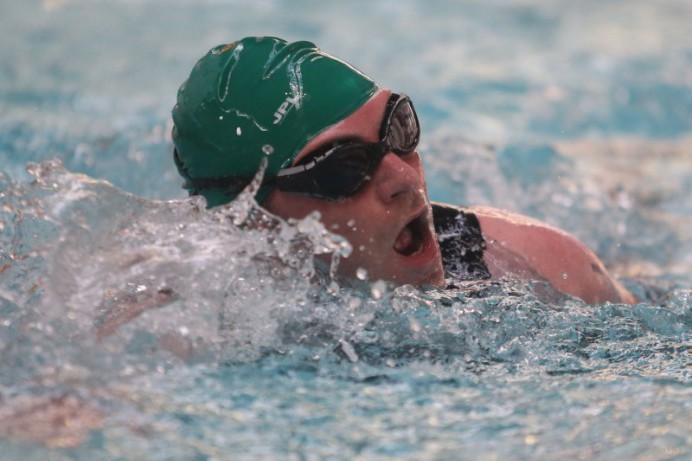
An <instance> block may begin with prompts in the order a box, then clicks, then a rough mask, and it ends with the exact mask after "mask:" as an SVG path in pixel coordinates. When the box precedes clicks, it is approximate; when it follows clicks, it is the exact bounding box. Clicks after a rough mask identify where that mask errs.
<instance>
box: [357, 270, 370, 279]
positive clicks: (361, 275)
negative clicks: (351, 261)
mask: <svg viewBox="0 0 692 461" xmlns="http://www.w3.org/2000/svg"><path fill="white" fill-rule="evenodd" d="M356 277H358V280H365V279H367V278H368V271H367V270H366V269H363V268H362V267H359V268H358V269H356Z"/></svg>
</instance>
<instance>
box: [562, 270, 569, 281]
mask: <svg viewBox="0 0 692 461" xmlns="http://www.w3.org/2000/svg"><path fill="white" fill-rule="evenodd" d="M568 278H569V275H568V274H567V272H563V273H562V280H567V279H568Z"/></svg>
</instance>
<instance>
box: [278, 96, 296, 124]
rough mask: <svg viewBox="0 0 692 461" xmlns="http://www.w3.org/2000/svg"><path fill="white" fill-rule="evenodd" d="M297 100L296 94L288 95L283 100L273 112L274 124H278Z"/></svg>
mask: <svg viewBox="0 0 692 461" xmlns="http://www.w3.org/2000/svg"><path fill="white" fill-rule="evenodd" d="M298 102H299V99H298V96H293V97H291V96H288V97H287V98H286V100H285V101H284V102H282V103H281V105H280V106H279V108H278V109H277V110H276V112H274V125H278V124H279V123H281V121H282V120H283V119H284V116H285V115H287V114H288V111H290V110H291V109H292V108H293V107H295V106H297V105H298Z"/></svg>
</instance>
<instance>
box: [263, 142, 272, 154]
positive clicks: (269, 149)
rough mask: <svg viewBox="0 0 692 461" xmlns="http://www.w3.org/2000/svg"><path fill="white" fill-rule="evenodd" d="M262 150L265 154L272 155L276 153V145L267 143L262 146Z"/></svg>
mask: <svg viewBox="0 0 692 461" xmlns="http://www.w3.org/2000/svg"><path fill="white" fill-rule="evenodd" d="M262 152H264V155H271V154H273V153H274V146H272V145H271V144H265V145H264V146H262Z"/></svg>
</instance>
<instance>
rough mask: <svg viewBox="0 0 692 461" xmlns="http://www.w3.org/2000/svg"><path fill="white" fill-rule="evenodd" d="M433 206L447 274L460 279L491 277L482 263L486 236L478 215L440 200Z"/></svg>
mask: <svg viewBox="0 0 692 461" xmlns="http://www.w3.org/2000/svg"><path fill="white" fill-rule="evenodd" d="M432 208H433V220H434V222H435V231H436V232H437V240H438V241H439V242H440V250H441V252H442V263H443V265H444V270H445V275H446V276H447V277H448V278H449V277H451V278H456V279H458V280H481V279H488V278H490V271H489V270H488V267H487V266H486V265H485V263H484V262H483V250H485V246H486V244H485V239H484V238H483V235H482V234H481V225H480V223H479V222H478V218H477V217H476V215H474V214H473V213H471V212H469V211H464V210H463V209H462V208H461V207H456V206H452V205H447V204H441V203H433V204H432Z"/></svg>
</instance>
